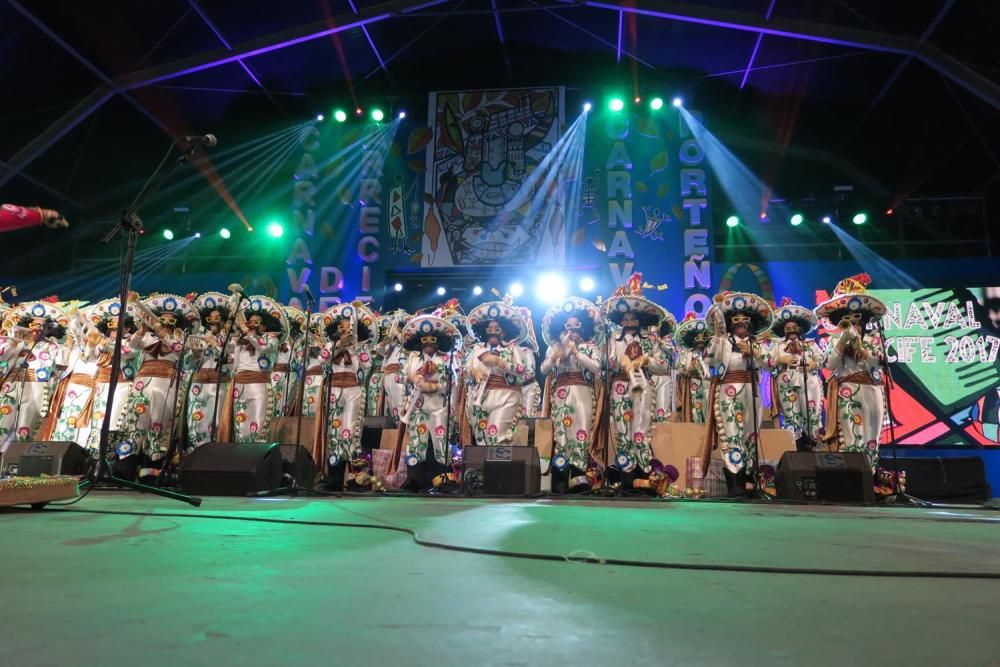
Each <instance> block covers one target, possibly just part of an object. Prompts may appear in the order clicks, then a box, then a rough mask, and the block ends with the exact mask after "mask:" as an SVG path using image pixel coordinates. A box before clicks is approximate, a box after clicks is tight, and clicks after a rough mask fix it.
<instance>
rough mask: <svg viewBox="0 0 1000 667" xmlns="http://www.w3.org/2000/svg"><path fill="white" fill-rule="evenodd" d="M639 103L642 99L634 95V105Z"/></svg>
mask: <svg viewBox="0 0 1000 667" xmlns="http://www.w3.org/2000/svg"><path fill="white" fill-rule="evenodd" d="M640 102H642V98H641V97H639V96H638V95H636V96H635V103H636V104H639V103H640Z"/></svg>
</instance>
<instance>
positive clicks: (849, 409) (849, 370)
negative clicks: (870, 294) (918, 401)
mask: <svg viewBox="0 0 1000 667" xmlns="http://www.w3.org/2000/svg"><path fill="white" fill-rule="evenodd" d="M842 336H843V334H835V335H833V336H831V338H830V344H829V346H828V347H827V350H826V352H827V356H826V362H825V365H826V367H827V368H828V369H830V370H832V371H833V377H832V378H831V380H830V387H829V395H828V399H827V412H828V416H827V424H828V425H827V433H826V437H827V438H828V439H833V440H834V447H837V448H839V450H840V451H842V452H861V453H863V454H864V455H865V457H866V458H867V459H868V463H869V464H870V465H871V467H872V470H873V471H874V470H875V469H876V468H877V467H878V452H879V439H880V437H881V434H882V423H883V420H884V418H885V395H884V394H883V389H882V369H881V366H880V354H881V353H880V351H879V349H880V347H881V346H880V345H879V343H878V336H876V335H868V336H865V337H864V339H863V340H862V342H861V349H862V350H864V352H863V353H862V354H861V356H862V357H866V358H861V359H859V358H857V356H856V355H854V354H851V353H849V352H848V353H846V354H845V353H844V352H843V351H842V350H838V349H837V348H838V347H842V346H840V345H838V343H840V339H841V337H842ZM834 397H836V398H835V399H834ZM831 427H832V428H831Z"/></svg>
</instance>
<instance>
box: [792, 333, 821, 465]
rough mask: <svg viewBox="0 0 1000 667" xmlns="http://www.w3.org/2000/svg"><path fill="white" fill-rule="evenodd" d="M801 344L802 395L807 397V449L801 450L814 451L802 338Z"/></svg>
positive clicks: (804, 438) (804, 433) (799, 341)
mask: <svg viewBox="0 0 1000 667" xmlns="http://www.w3.org/2000/svg"><path fill="white" fill-rule="evenodd" d="M798 343H799V345H800V346H801V347H802V364H801V365H802V395H803V396H804V397H805V399H806V424H805V428H804V429H803V430H802V436H801V437H802V445H803V446H804V447H806V449H802V450H800V451H812V450H813V449H814V448H815V447H816V441H815V440H813V437H812V432H811V431H810V429H811V427H812V411H810V410H809V370H808V368H807V363H806V349H807V346H806V341H805V339H802V338H800V339H799V340H798ZM795 448H796V449H799V443H796V446H795Z"/></svg>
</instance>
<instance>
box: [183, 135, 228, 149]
mask: <svg viewBox="0 0 1000 667" xmlns="http://www.w3.org/2000/svg"><path fill="white" fill-rule="evenodd" d="M177 142H178V143H180V144H182V145H186V146H188V147H189V148H190V149H194V148H195V147H196V146H204V147H205V148H212V147H214V146H215V145H216V144H218V143H219V140H218V139H216V138H215V135H214V134H201V135H198V136H190V137H181V138H180V139H178V140H177Z"/></svg>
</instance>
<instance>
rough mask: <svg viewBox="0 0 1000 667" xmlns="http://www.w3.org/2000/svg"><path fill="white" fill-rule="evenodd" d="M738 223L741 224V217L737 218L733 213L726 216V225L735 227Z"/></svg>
mask: <svg viewBox="0 0 1000 667" xmlns="http://www.w3.org/2000/svg"><path fill="white" fill-rule="evenodd" d="M738 224H740V219H739V218H737V217H736V216H735V215H731V216H729V217H728V218H726V227H735V226H737V225H738Z"/></svg>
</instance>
